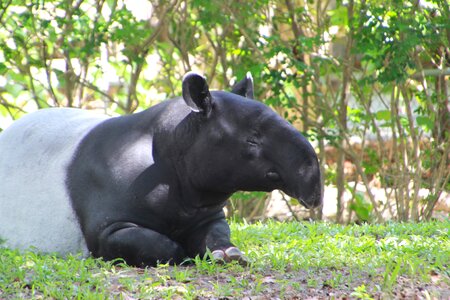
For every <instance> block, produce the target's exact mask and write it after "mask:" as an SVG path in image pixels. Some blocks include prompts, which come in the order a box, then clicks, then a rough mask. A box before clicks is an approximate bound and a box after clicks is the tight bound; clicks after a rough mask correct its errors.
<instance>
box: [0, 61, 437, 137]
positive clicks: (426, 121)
mask: <svg viewBox="0 0 450 300" xmlns="http://www.w3.org/2000/svg"><path fill="white" fill-rule="evenodd" d="M0 70H1V68H0ZM0 73H1V71H0ZM416 122H417V125H419V126H420V127H422V128H423V129H424V130H425V131H427V132H430V131H432V130H433V128H434V122H433V120H432V119H431V118H430V117H428V116H417V118H416Z"/></svg>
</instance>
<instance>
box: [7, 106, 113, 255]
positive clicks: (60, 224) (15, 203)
mask: <svg viewBox="0 0 450 300" xmlns="http://www.w3.org/2000/svg"><path fill="white" fill-rule="evenodd" d="M106 118H108V117H107V116H104V115H98V114H95V113H93V112H89V111H84V110H79V109H71V108H51V109H44V110H39V111H37V112H35V113H32V114H29V115H27V116H25V117H23V118H21V119H20V120H18V121H16V122H14V123H13V124H12V125H11V126H10V127H9V128H8V129H6V130H5V131H4V132H2V133H0V239H3V240H5V244H4V246H7V247H10V248H18V249H21V250H26V249H35V250H38V251H39V252H45V253H51V252H57V253H59V254H62V255H66V254H69V253H71V254H77V253H80V252H81V253H83V254H84V255H87V254H88V250H87V247H86V243H85V240H84V237H83V235H82V233H81V230H80V226H79V223H78V220H77V218H76V216H75V213H74V211H73V209H72V206H71V203H70V199H69V194H68V191H67V189H66V185H65V179H66V173H67V167H68V165H69V164H70V162H71V161H72V159H73V156H74V153H75V151H76V149H77V146H78V144H79V143H80V141H81V139H82V138H83V137H84V136H85V135H86V134H87V133H88V132H89V131H90V130H91V129H92V128H93V127H95V126H96V125H98V124H99V123H100V122H102V121H103V120H105V119H106Z"/></svg>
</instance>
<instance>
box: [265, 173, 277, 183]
mask: <svg viewBox="0 0 450 300" xmlns="http://www.w3.org/2000/svg"><path fill="white" fill-rule="evenodd" d="M266 178H267V179H269V180H272V181H279V180H280V175H279V174H278V173H277V172H273V171H270V172H267V174H266Z"/></svg>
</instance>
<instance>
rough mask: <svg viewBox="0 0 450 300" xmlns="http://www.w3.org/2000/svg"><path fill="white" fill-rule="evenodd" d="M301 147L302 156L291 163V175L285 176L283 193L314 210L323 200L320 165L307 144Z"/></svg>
mask: <svg viewBox="0 0 450 300" xmlns="http://www.w3.org/2000/svg"><path fill="white" fill-rule="evenodd" d="M305 145H307V146H306V147H305ZM302 146H303V149H302V150H303V151H301V152H302V154H303V155H301V156H300V157H298V159H295V160H294V161H295V162H294V161H292V162H291V165H292V166H291V172H292V171H293V173H291V175H290V176H287V177H288V178H287V182H285V183H286V187H285V189H283V191H284V192H285V193H286V194H288V195H289V196H291V197H293V198H295V199H297V200H298V201H299V202H300V204H302V205H303V206H305V207H306V208H314V207H318V206H320V205H321V204H322V198H323V188H322V181H321V174H320V165H319V161H318V159H317V155H316V153H315V152H314V149H313V148H312V146H311V145H310V144H309V143H308V144H306V143H303V145H302ZM294 166H295V167H294Z"/></svg>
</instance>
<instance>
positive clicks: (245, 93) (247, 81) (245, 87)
mask: <svg viewBox="0 0 450 300" xmlns="http://www.w3.org/2000/svg"><path fill="white" fill-rule="evenodd" d="M231 92H232V93H234V94H238V95H240V96H242V97H247V98H250V99H253V77H252V74H250V72H247V75H246V76H245V78H244V79H242V80H241V81H239V82H238V83H236V84H235V85H234V86H233V89H232V90H231Z"/></svg>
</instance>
